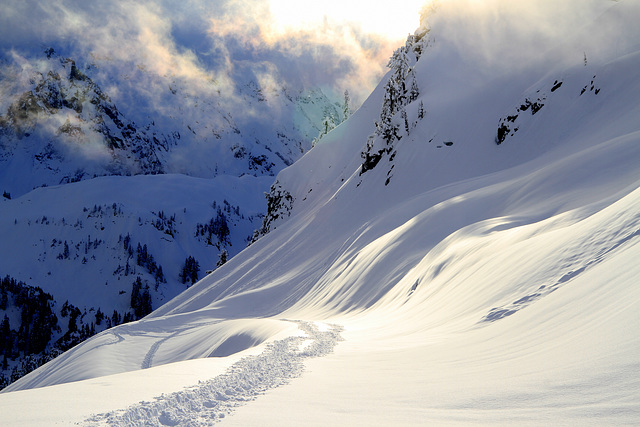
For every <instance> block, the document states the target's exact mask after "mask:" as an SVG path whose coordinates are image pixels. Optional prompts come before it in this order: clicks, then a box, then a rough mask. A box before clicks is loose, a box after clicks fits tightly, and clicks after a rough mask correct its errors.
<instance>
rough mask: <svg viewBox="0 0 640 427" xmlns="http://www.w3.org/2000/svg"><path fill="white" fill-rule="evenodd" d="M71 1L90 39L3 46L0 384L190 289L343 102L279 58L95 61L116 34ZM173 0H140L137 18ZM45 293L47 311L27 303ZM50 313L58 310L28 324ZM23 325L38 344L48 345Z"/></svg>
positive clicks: (229, 251)
mask: <svg viewBox="0 0 640 427" xmlns="http://www.w3.org/2000/svg"><path fill="white" fill-rule="evenodd" d="M37 3H38V2H30V3H24V2H23V3H21V4H20V5H18V4H6V5H3V8H2V14H0V15H2V19H3V20H4V19H5V17H6V16H7V15H10V14H12V13H14V12H11V10H14V9H16V10H20V9H23V10H24V9H25V8H26V9H28V8H29V7H30V4H31V6H33V8H34V9H37V11H34V13H35V14H37V13H38V11H40V10H39V9H40V8H39V6H40V5H39V4H37ZM42 6H43V7H44V8H45V9H46V6H45V5H42ZM77 6H78V7H73V8H72V9H70V10H68V13H67V14H65V17H64V19H69V20H70V21H73V20H74V19H76V20H83V19H89V20H95V21H99V22H96V27H95V28H93V29H91V30H90V31H89V30H87V31H81V30H78V29H75V30H74V29H71V28H67V29H64V30H65V31H66V30H69V31H72V32H73V31H76V30H77V31H79V32H80V33H82V37H80V36H79V35H76V36H75V37H76V39H78V42H79V44H80V45H83V44H84V43H85V42H86V43H89V45H88V46H84V48H83V47H82V46H78V45H76V46H67V44H66V42H65V40H66V39H67V38H68V37H60V34H58V33H57V32H56V31H54V32H53V33H51V32H50V31H51V30H52V29H51V28H42V33H41V34H39V35H37V36H34V37H35V38H36V39H38V38H39V40H38V41H34V40H31V38H30V37H27V38H25V40H21V41H20V42H16V41H15V40H9V39H8V38H7V37H2V41H1V42H0V194H2V200H1V202H0V203H1V204H2V206H1V207H0V224H2V225H1V226H0V227H1V228H2V235H3V236H6V238H5V239H3V240H2V241H1V242H0V254H2V261H1V262H0V277H2V278H3V279H4V278H5V277H6V284H7V286H9V284H11V283H13V282H16V283H14V284H13V285H11V286H9V287H10V288H11V289H7V286H2V289H1V290H0V292H1V293H2V298H3V299H2V300H0V302H2V301H6V304H5V303H2V304H0V322H3V321H4V316H5V314H6V315H7V321H6V322H5V324H7V325H8V326H7V328H6V331H5V330H3V332H2V334H1V335H2V339H1V342H2V344H3V347H5V348H3V349H2V351H0V360H2V361H4V360H5V358H4V357H3V356H4V355H7V359H6V360H7V363H3V364H2V367H1V369H0V387H3V386H4V385H5V384H6V382H5V378H6V379H7V380H9V377H11V379H12V380H15V379H16V378H17V377H19V376H20V375H21V374H23V373H24V372H26V371H29V370H31V369H33V368H34V367H37V366H39V365H40V364H42V361H43V358H45V359H46V358H48V357H51V356H53V355H54V354H56V353H57V352H58V351H59V350H65V349H67V348H68V347H69V346H71V345H73V344H76V343H77V342H79V341H80V340H82V339H84V338H86V337H87V336H89V335H91V334H92V333H93V332H94V331H98V332H100V331H101V330H103V329H104V328H105V327H106V326H109V325H114V324H118V323H121V321H123V320H124V321H128V320H131V319H137V318H139V317H142V316H143V315H144V314H147V313H148V312H149V310H150V308H151V307H153V308H155V307H158V306H159V305H161V304H162V303H163V302H165V301H167V300H169V299H171V298H172V297H174V296H175V295H177V294H178V293H179V292H180V291H182V290H184V289H185V288H186V285H185V281H186V280H185V277H184V274H182V273H183V267H184V266H185V264H188V265H187V267H188V268H187V270H188V271H187V273H188V275H189V276H190V277H189V280H188V282H189V283H190V282H191V281H195V280H196V278H201V277H202V276H203V275H204V272H205V271H207V270H211V269H214V268H215V267H216V265H217V264H218V261H219V257H221V259H220V263H221V262H223V261H224V260H226V259H228V258H229V257H231V256H233V255H235V254H236V253H237V252H239V251H240V250H241V249H242V248H244V247H245V246H246V245H247V243H248V241H250V240H251V238H252V236H253V232H254V231H255V230H256V229H259V228H260V227H261V222H262V216H263V215H264V214H265V213H266V208H267V204H266V203H264V197H263V193H264V192H268V191H269V188H270V185H271V184H272V182H273V177H274V176H275V175H276V174H277V173H278V172H279V171H280V170H282V169H283V168H285V167H286V166H288V165H290V164H292V163H293V162H294V161H295V160H297V159H298V158H300V157H301V156H302V154H303V153H304V152H305V151H307V150H309V149H310V148H311V145H312V142H313V140H314V139H315V138H317V137H318V135H319V134H320V131H321V129H322V130H323V131H324V130H325V129H326V126H323V121H328V122H329V125H331V126H332V125H333V123H340V122H341V121H343V120H344V118H345V117H346V116H347V115H348V111H349V108H350V105H348V102H347V98H346V97H343V94H342V93H340V94H339V95H338V96H337V97H336V95H335V94H333V91H332V90H331V88H327V87H326V86H324V85H320V84H319V83H317V82H316V81H313V79H311V80H308V79H307V80H304V79H286V78H284V77H283V76H282V75H281V74H282V73H283V72H285V71H286V72H289V70H284V68H283V67H280V68H278V67H276V65H281V64H278V62H277V61H275V60H274V58H270V61H275V65H274V63H273V62H269V60H268V58H266V57H263V58H262V59H261V60H260V61H259V63H256V62H255V61H251V60H248V59H246V58H245V60H243V61H234V64H233V67H229V68H224V69H222V70H220V69H219V68H218V66H220V65H221V64H225V65H230V64H228V63H227V62H228V59H229V58H227V57H224V58H223V57H220V58H217V59H216V60H212V59H211V58H209V61H210V62H208V63H207V64H204V63H202V62H200V61H199V60H198V59H197V58H196V57H193V56H190V54H189V53H188V52H186V51H185V52H182V53H184V54H185V55H186V56H188V57H189V61H187V62H188V64H184V63H183V64H182V66H181V67H182V68H181V72H177V70H175V69H174V70H173V72H169V71H168V69H167V68H166V67H167V66H169V65H167V64H165V66H161V67H160V70H159V69H158V67H153V66H151V64H150V63H153V64H155V65H158V64H157V63H156V62H155V61H156V60H157V57H156V56H151V57H150V56H148V55H146V54H142V53H141V52H136V51H135V49H133V51H130V52H129V51H127V52H121V51H118V52H117V53H118V55H114V54H115V53H116V52H115V51H111V52H110V55H106V56H104V55H100V54H98V53H97V52H98V51H99V50H101V49H105V50H109V49H107V45H110V44H113V43H115V41H114V40H113V39H112V38H110V37H106V38H105V37H104V36H103V35H101V36H100V37H98V38H96V39H95V40H92V42H91V43H90V42H89V40H88V39H90V38H92V36H91V35H90V34H89V33H91V34H95V31H98V32H100V30H99V28H103V26H105V25H107V26H109V25H112V21H111V20H109V22H104V21H103V20H102V19H101V15H102V13H101V12H99V11H98V9H100V8H101V7H100V6H96V5H92V4H83V5H77ZM111 6H112V9H113V10H111V11H110V12H111V13H112V14H111V15H110V16H111V18H112V19H115V18H114V16H115V14H117V13H116V12H115V10H116V9H119V8H120V7H122V11H121V12H122V13H124V14H125V15H126V14H127V12H126V10H125V9H126V7H127V5H126V2H115V3H113V4H112V5H111ZM57 7H61V8H64V5H63V4H62V3H61V4H56V5H52V8H53V9H56V8H57ZM143 9H144V10H143ZM168 9H171V6H170V5H167V10H165V9H164V7H163V8H161V9H160V10H158V8H157V7H154V5H153V4H151V3H149V4H145V5H144V7H142V8H141V9H140V10H138V12H139V13H141V12H144V11H146V12H149V11H152V10H153V12H152V13H160V12H162V13H169V12H168ZM48 12H49V13H48V14H47V13H45V15H47V16H48V17H51V16H53V15H55V13H54V12H53V11H52V10H49V11H48ZM71 15H73V16H75V18H73V17H71ZM173 18H175V19H178V17H177V16H173ZM16 19H27V18H26V15H25V14H24V13H21V14H19V16H16ZM33 19H36V18H33ZM47 19H49V18H47ZM198 22H199V23H200V24H202V23H204V22H207V18H206V16H205V15H203V16H202V17H201V18H200V20H199V21H198ZM13 24H15V23H12V24H11V25H13ZM138 24H140V23H139V22H138ZM42 25H43V26H46V25H45V24H44V23H43V24H42ZM59 25H61V24H60V23H59V22H57V23H55V24H54V26H59ZM18 26H19V25H18ZM29 26H30V25H29ZM151 27H152V29H150V31H152V32H155V33H156V34H157V33H163V32H164V31H166V30H167V29H166V28H163V27H161V26H158V25H152V26H151ZM125 28H126V27H123V28H120V29H119V30H116V29H115V28H112V30H113V32H117V31H122V30H125ZM2 31H5V32H6V31H7V25H4V26H2ZM19 31H22V30H19ZM113 35H114V34H113V33H112V36H113ZM192 36H193V37H195V35H192ZM84 37H86V39H84ZM209 37H210V38H213V39H217V38H219V37H223V34H210V35H209ZM11 38H12V39H13V37H11ZM129 41H130V42H131V44H130V46H129V47H130V48H132V46H133V45H145V43H143V42H142V41H138V43H134V42H133V41H131V40H128V43H129ZM210 41H211V40H210ZM164 42H165V43H166V44H167V45H172V44H173V43H174V42H175V40H173V38H168V39H167V40H165V41H164ZM45 43H46V44H45ZM45 46H55V49H54V48H53V47H45ZM146 46H147V48H149V46H148V45H146ZM56 49H59V51H61V52H65V55H62V54H61V53H60V52H58V51H57V50H56ZM229 49H230V50H232V51H234V54H235V53H236V52H235V51H236V50H237V51H240V50H241V49H240V48H237V47H232V46H229ZM156 53H157V52H156ZM200 53H201V54H202V52H200ZM227 54H228V55H231V56H233V55H232V53H231V52H227ZM113 56H115V57H113ZM180 56H181V55H180V53H178V52H173V55H169V57H170V58H166V57H165V62H172V60H176V58H177V57H180ZM203 56H206V55H203ZM183 59H184V58H183ZM200 59H201V60H203V59H204V58H200ZM171 66H175V64H173V65H171ZM171 66H169V67H170V68H171ZM178 68H180V67H178ZM264 68H267V69H268V70H263V72H262V73H258V72H257V70H258V69H264ZM320 86H324V87H322V88H321V87H320ZM323 90H324V91H325V92H327V93H328V94H329V95H326V94H325V93H324V92H323ZM346 93H347V94H348V92H346ZM347 96H348V95H347ZM329 127H330V126H329ZM162 174H167V175H166V176H163V177H157V178H156V177H155V176H156V175H162ZM137 175H147V178H141V177H139V176H137ZM180 175H182V176H180ZM129 177H132V178H129ZM188 177H191V179H190V178H188ZM202 179H209V180H210V181H209V182H207V183H205V182H204V181H203V180H202ZM78 182H82V185H76V183H78ZM65 185H68V186H65ZM187 210H188V211H189V212H188V213H187ZM106 217H109V220H106ZM134 230H135V231H134ZM142 230H145V231H142ZM138 245H139V246H138ZM198 266H199V267H200V268H199V270H200V271H199V272H198V271H196V270H197V269H198V268H197V267H198ZM138 278H140V282H138V281H137V280H138ZM12 281H13V282H12ZM70 282H72V283H73V285H69V283H70ZM123 282H126V283H123ZM134 283H135V284H134ZM138 288H139V289H140V291H139V292H138V291H136V289H138ZM147 290H148V293H147V292H146V291H147ZM21 293H23V294H25V295H27V296H26V297H20V294H21ZM36 294H37V295H41V296H40V297H36ZM138 296H139V297H140V298H142V299H143V300H144V303H142V302H140V301H138V302H137V303H136V302H135V301H136V300H138V299H139V298H138ZM38 298H40V300H38ZM42 298H46V299H48V300H50V303H47V304H50V305H51V307H45V306H46V304H40V305H39V306H40V307H41V308H42V309H40V308H35V306H36V305H38V304H39V302H38V301H41V299H42ZM69 307H72V309H71V311H69V310H68V308H69ZM43 310H44V312H46V314H42V313H40V312H42V311H43ZM76 310H78V311H79V313H80V314H78V315H77V316H76V315H75V314H73V313H76ZM22 311H24V312H25V313H24V314H21V312H22ZM27 312H29V313H27ZM49 312H51V313H49ZM69 313H72V318H77V322H76V321H75V320H72V318H69V319H67V317H68V316H69ZM44 317H47V318H49V317H51V318H52V319H54V320H52V321H46V322H43V323H44V324H46V326H43V327H42V328H41V327H40V326H38V327H36V328H33V325H31V326H32V327H31V328H30V327H29V326H28V325H29V324H31V323H34V322H36V321H35V320H34V319H37V318H44ZM103 317H104V318H105V319H106V320H105V321H104V322H103V321H102V318H103ZM118 319H119V320H118ZM76 323H78V325H77V334H76V335H78V336H75V337H74V338H71V337H70V336H69V333H71V334H72V335H73V334H75V333H76V332H75V328H76V326H74V325H75V324H76ZM38 324H40V322H38ZM32 329H37V330H40V329H42V330H45V331H46V332H45V333H44V334H45V335H46V336H49V335H51V337H52V338H51V339H50V340H49V341H48V342H47V339H46V337H44V336H43V337H35V335H39V334H36V333H33V330H32ZM31 335H34V340H35V341H37V342H46V345H45V347H44V348H45V349H44V350H43V347H42V345H40V344H38V345H35V346H34V345H33V344H30V342H32V341H34V340H30V336H31ZM60 339H62V340H63V341H62V342H61V341H59V340H60ZM6 343H9V344H6ZM5 344H6V345H5ZM43 352H44V353H43ZM14 368H15V369H14Z"/></svg>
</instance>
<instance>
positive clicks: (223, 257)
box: [216, 249, 229, 267]
mask: <svg viewBox="0 0 640 427" xmlns="http://www.w3.org/2000/svg"><path fill="white" fill-rule="evenodd" d="M228 257H229V253H228V252H227V250H226V249H223V250H222V251H221V252H220V254H219V255H218V262H217V263H216V267H220V266H221V265H224V264H225V263H226V262H227V258H228Z"/></svg>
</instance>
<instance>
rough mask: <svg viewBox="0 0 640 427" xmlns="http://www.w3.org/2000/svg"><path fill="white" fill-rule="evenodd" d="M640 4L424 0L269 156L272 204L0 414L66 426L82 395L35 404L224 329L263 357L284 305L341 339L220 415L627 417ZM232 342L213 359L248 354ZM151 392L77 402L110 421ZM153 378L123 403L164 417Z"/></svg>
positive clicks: (397, 420) (218, 347) (638, 415)
mask: <svg viewBox="0 0 640 427" xmlns="http://www.w3.org/2000/svg"><path fill="white" fill-rule="evenodd" d="M638 16H640V4H638V2H634V1H628V0H627V1H619V2H611V1H597V0H593V1H580V2H577V1H567V2H563V3H562V5H558V3H557V2H548V1H537V2H536V1H522V2H508V1H500V0H496V1H487V2H464V1H454V0H451V1H449V2H443V3H442V4H441V6H440V7H439V8H437V9H436V11H435V13H434V14H433V15H431V16H429V17H428V23H427V19H426V18H425V25H424V26H423V27H422V28H420V29H419V30H418V31H417V32H416V35H415V37H410V38H409V41H408V43H407V46H405V47H404V48H403V49H405V50H404V51H401V52H399V53H398V55H396V56H395V57H396V61H395V63H394V64H393V69H392V70H391V72H390V73H389V75H388V76H387V77H386V78H385V79H384V80H383V81H382V82H381V84H380V86H379V87H378V88H377V89H376V90H375V91H374V92H373V93H372V95H371V97H370V98H369V99H368V100H367V101H366V102H365V103H364V105H363V106H362V107H361V108H360V109H359V110H358V111H357V112H356V113H354V115H353V116H351V118H350V119H349V120H347V121H346V122H345V123H343V124H342V125H340V126H338V127H337V128H336V129H335V130H334V131H332V132H331V133H329V134H328V135H326V136H325V137H324V138H323V139H322V140H321V141H320V143H319V144H318V145H317V146H316V147H314V148H313V149H312V150H311V151H310V152H309V153H307V154H306V155H305V156H304V157H302V158H301V159H300V160H299V161H298V162H296V163H295V164H294V165H292V166H291V167H289V168H287V169H285V170H283V171H282V172H281V173H280V174H279V175H278V182H279V186H278V188H279V191H281V192H282V193H283V194H288V195H290V198H289V197H287V202H288V203H289V205H290V206H289V205H288V209H287V210H288V211H289V214H290V215H289V216H287V217H286V218H285V216H282V217H279V218H278V219H277V220H274V221H273V222H272V223H271V225H270V232H269V233H268V234H266V235H265V236H264V237H262V238H261V239H260V240H258V241H257V242H255V243H254V244H253V245H251V246H250V247H248V248H247V249H246V250H244V251H243V252H241V253H240V254H238V255H237V256H236V257H234V258H233V259H232V260H231V261H230V262H228V263H227V264H225V265H224V266H222V267H220V268H219V269H217V270H216V271H215V272H214V273H213V274H211V275H209V276H207V277H206V278H204V279H203V280H201V281H200V282H198V283H197V284H195V285H194V286H192V287H191V288H189V289H188V290H186V291H185V292H183V293H182V294H180V295H179V296H178V297H176V298H175V299H173V300H172V301H170V302H168V303H167V304H165V305H164V306H162V307H160V308H159V309H157V310H156V311H154V312H153V313H152V314H151V315H149V316H148V317H146V318H144V319H143V320H141V321H139V322H136V323H133V324H129V325H124V326H122V327H118V328H114V329H112V330H110V331H106V332H105V333H103V334H100V335H98V336H96V337H95V338H93V339H91V340H89V341H88V342H86V343H84V344H82V345H80V346H78V347H76V348H74V349H72V350H70V351H68V352H67V353H65V354H63V355H62V356H60V357H58V358H57V359H55V360H53V361H51V362H50V363H48V364H47V365H45V366H43V367H42V368H40V369H38V370H36V371H34V372H33V373H31V374H29V375H28V376H26V377H25V378H23V379H22V380H20V381H18V382H16V383H15V384H13V385H12V386H10V387H9V388H8V391H11V392H12V393H5V394H3V395H2V397H0V411H1V412H2V414H3V415H4V414H7V417H6V419H9V420H11V422H12V423H15V424H46V422H45V421H43V418H37V417H36V416H35V415H24V416H16V415H12V416H9V412H10V411H11V409H10V408H12V407H24V405H25V403H24V402H26V401H29V405H30V407H31V408H32V409H34V408H35V409H37V410H38V411H39V410H43V411H45V412H44V413H48V414H49V419H48V420H49V421H50V420H61V421H67V422H83V420H86V419H87V418H88V417H89V416H90V414H88V413H87V411H88V409H83V410H77V411H71V415H69V414H67V415H66V418H65V417H63V415H61V411H60V410H59V409H56V410H53V409H49V407H50V406H52V405H51V403H52V402H55V401H57V402H63V401H64V400H63V399H64V396H65V395H67V396H70V395H72V394H73V393H74V392H75V391H77V390H80V389H83V390H84V389H88V388H90V387H94V385H95V384H96V383H97V382H98V381H104V382H105V384H108V386H107V387H106V389H107V390H111V389H113V388H114V387H117V384H118V379H120V378H122V379H123V381H124V379H125V378H126V379H128V381H131V379H132V378H136V376H137V375H140V378H146V377H144V375H145V374H144V373H145V372H146V371H148V370H144V369H140V368H142V367H147V366H153V368H152V369H157V371H154V372H157V373H158V374H157V375H158V378H162V379H165V378H169V377H168V376H167V374H166V372H169V369H170V368H171V366H183V365H177V364H171V362H180V363H185V362H181V361H184V360H191V359H196V358H204V357H208V356H211V355H212V354H213V353H216V352H218V353H217V354H230V351H228V349H227V348H225V345H224V343H225V342H228V340H229V338H230V337H237V338H234V339H235V340H238V341H242V342H244V343H245V345H240V346H239V348H238V349H237V350H247V349H248V347H250V346H252V345H254V344H255V345H258V347H252V349H251V351H254V354H253V356H255V355H256V354H261V355H260V356H257V357H258V359H259V358H260V357H262V358H269V357H270V356H269V355H270V354H272V353H269V352H270V351H274V350H273V349H274V348H276V347H277V345H279V344H278V343H282V342H283V341H280V340H283V339H284V340H286V339H287V338H286V337H287V336H293V335H296V334H298V332H297V331H295V330H293V329H292V328H291V327H290V324H286V323H287V322H282V321H279V320H278V319H291V320H298V321H301V322H314V321H322V322H325V323H327V324H332V325H339V326H340V327H343V328H344V330H343V332H341V334H340V335H341V337H342V338H343V339H344V341H342V342H340V343H339V344H338V345H337V346H336V347H335V349H334V351H333V353H331V354H326V355H325V356H324V357H319V358H314V359H309V360H307V359H305V361H304V364H305V372H304V374H303V375H302V376H301V377H299V378H296V379H294V380H292V381H291V382H290V383H289V384H288V385H287V386H286V387H278V388H275V389H270V390H269V391H268V392H267V393H265V394H264V395H262V396H260V398H258V399H256V400H255V401H253V402H251V403H249V404H247V405H245V406H242V407H241V408H236V411H235V412H233V414H232V415H231V416H227V417H226V418H225V419H224V422H225V423H227V424H230V425H234V424H235V425H267V426H268V425H340V424H342V425H344V424H349V425H424V424H434V425H451V424H454V425H456V424H462V425H465V424H471V423H473V424H485V425H496V424H502V425H504V424H510V425H527V424H529V425H541V424H542V425H548V424H556V425H588V424H591V425H624V424H628V425H637V424H638V423H640V375H639V372H640V286H638V281H639V278H640V263H638V259H640V215H639V212H640V188H639V184H640V121H639V120H638V118H639V117H640V102H639V100H640V75H639V74H638V70H639V69H640V30H639V29H638V26H637V17H638ZM532 20H537V21H538V22H537V23H536V25H531V21H532ZM427 25H428V26H427ZM427 30H428V31H427ZM403 57H406V58H407V62H406V64H403V63H402V61H404V59H402V58H403ZM399 70H401V71H399ZM414 77H415V80H416V84H417V87H418V92H419V94H418V95H417V96H416V95H415V93H414V94H409V88H411V87H412V86H413V83H412V79H413V78H414ZM391 79H394V81H393V82H391V83H392V84H389V83H388V82H390V81H391ZM402 82H404V83H405V85H404V87H405V88H406V89H407V94H409V95H410V96H409V95H408V96H406V98H403V99H401V97H398V96H399V95H398V94H400V95H402V87H403V86H402ZM399 88H400V89H399ZM390 101H393V102H390ZM385 105H386V106H387V107H388V109H387V110H386V111H385V110H384V108H383V106H385ZM534 110H535V111H534ZM405 118H406V125H405ZM375 122H377V124H376V123H375ZM363 166H364V167H363ZM285 192H286V193H285ZM291 200H292V202H291ZM289 208H290V209H289ZM302 324H305V323H302ZM118 334H119V335H120V336H122V337H125V339H124V340H117V339H114V337H117V336H118ZM239 337H245V338H239ZM243 340H244V341H243ZM247 343H249V344H247ZM269 343H273V344H269ZM107 344H108V345H107ZM269 345H271V347H269ZM261 352H262V353H261ZM150 353H151V354H152V356H153V357H152V358H149V357H147V356H148V355H149V354H150ZM238 354H240V353H237V354H230V355H229V356H228V357H229V358H230V359H229V360H231V358H234V357H237V356H238ZM251 360H256V359H251V358H249V359H244V360H243V361H240V362H238V361H237V359H234V363H239V365H234V366H243V367H247V369H249V370H250V371H252V372H254V373H255V372H256V368H253V367H251V368H248V366H249V364H250V363H251ZM217 362H219V360H218V359H217V358H210V362H208V363H211V364H215V363H217ZM195 363H196V361H195V360H192V361H191V362H189V364H185V365H184V366H185V369H186V367H187V366H194V365H193V364H195ZM163 366H164V367H163ZM136 371H137V372H136ZM229 372H231V373H233V372H234V371H233V369H232V370H231V371H229ZM115 374H117V375H115ZM110 375H111V376H110ZM163 375H164V376H163ZM101 376H102V377H101ZM211 378H212V376H207V377H206V378H202V380H203V381H208V380H210V379H211ZM223 378H226V377H218V376H215V375H214V376H213V379H212V380H211V381H213V383H216V381H222V379H223ZM79 380H86V381H80V382H78V383H73V381H79ZM47 386H52V387H51V390H52V392H51V393H53V390H55V392H56V396H55V397H53V396H52V395H51V393H50V394H46V393H45V390H47V388H44V389H37V387H47ZM169 388H170V387H169V385H167V386H163V385H162V384H159V383H158V382H153V383H150V384H149V386H148V387H146V388H145V389H144V390H140V391H139V392H136V393H137V395H135V396H134V395H133V394H134V393H132V395H131V396H130V397H129V398H128V400H127V401H126V403H125V402H123V401H122V399H119V400H118V401H117V402H116V401H114V402H112V403H109V402H106V401H101V400H100V399H101V398H100V396H99V395H96V396H95V398H94V399H91V398H86V399H85V401H87V402H89V403H90V405H89V406H86V407H90V408H92V409H91V412H93V413H103V414H104V413H108V414H113V415H114V416H120V415H118V414H124V413H129V412H117V411H125V410H126V407H127V405H131V404H134V403H136V402H139V401H140V400H144V399H148V398H147V397H138V396H148V395H149V394H150V393H151V392H153V395H155V396H161V395H162V393H165V392H166V391H169ZM29 389H32V390H29ZM194 390H197V389H194ZM14 391H15V393H13V392H14ZM171 392H175V390H174V389H172V390H171ZM184 393H189V391H185V392H184ZM165 396H166V397H160V398H159V399H158V401H157V402H155V403H152V404H148V405H142V406H136V407H134V410H136V409H135V408H138V409H140V410H142V409H141V408H153V409H149V410H150V411H151V410H153V411H156V413H157V414H158V417H162V416H163V415H162V414H163V412H162V411H163V410H164V409H162V408H163V406H162V405H167V404H168V405H169V407H171V405H170V402H172V401H173V400H172V399H178V396H182V395H180V394H177V395H170V394H166V395H165ZM196 400H197V399H196ZM202 401H203V402H204V400H202ZM216 404H220V402H216ZM20 405H23V406H20ZM196 406H197V405H196ZM114 411H116V412H114ZM188 411H193V412H192V417H191V418H190V419H192V420H194V421H193V424H194V425H204V424H206V423H207V422H213V421H215V420H216V419H217V418H213V416H212V417H211V418H206V419H203V418H199V417H200V415H198V412H197V411H198V408H197V407H194V408H191V409H188ZM205 412H206V411H205ZM214 412H215V411H214ZM140 414H142V412H140ZM166 414H167V418H163V419H165V420H166V421H168V422H173V421H175V420H178V418H177V416H178V415H177V413H173V412H172V413H168V412H167V413H166ZM212 415H213V414H212ZM179 416H180V417H185V418H181V419H186V418H187V415H184V414H180V415H179ZM30 417H31V418H30ZM144 417H146V415H140V416H139V417H138V419H137V420H138V421H139V420H143V419H146V418H144ZM216 417H217V415H216ZM95 419H96V420H98V419H103V420H108V419H109V418H108V416H107V418H99V417H98V418H95ZM157 420H158V422H160V421H159V420H160V418H157ZM154 422H155V421H154Z"/></svg>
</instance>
